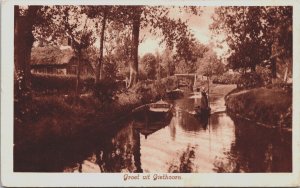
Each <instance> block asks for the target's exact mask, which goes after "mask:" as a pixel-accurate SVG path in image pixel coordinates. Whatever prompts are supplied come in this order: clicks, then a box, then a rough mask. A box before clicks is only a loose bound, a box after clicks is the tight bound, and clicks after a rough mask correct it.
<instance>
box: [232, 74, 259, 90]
mask: <svg viewBox="0 0 300 188" xmlns="http://www.w3.org/2000/svg"><path fill="white" fill-rule="evenodd" d="M263 85H264V80H263V78H262V77H261V76H260V75H259V74H258V73H256V72H247V73H245V74H243V75H242V76H241V77H240V78H239V79H238V83H237V87H238V88H243V89H250V88H255V87H261V86H263Z"/></svg>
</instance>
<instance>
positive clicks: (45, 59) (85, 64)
mask: <svg viewBox="0 0 300 188" xmlns="http://www.w3.org/2000/svg"><path fill="white" fill-rule="evenodd" d="M30 68H31V73H39V74H60V75H72V74H76V73H77V58H76V57H75V54H74V52H73V50H72V49H71V48H70V47H69V48H68V47H63V48H60V47H58V46H46V47H35V48H33V49H32V53H31V62H30ZM81 75H86V76H93V75H94V68H93V66H92V64H91V62H90V61H89V60H88V59H83V60H82V62H81Z"/></svg>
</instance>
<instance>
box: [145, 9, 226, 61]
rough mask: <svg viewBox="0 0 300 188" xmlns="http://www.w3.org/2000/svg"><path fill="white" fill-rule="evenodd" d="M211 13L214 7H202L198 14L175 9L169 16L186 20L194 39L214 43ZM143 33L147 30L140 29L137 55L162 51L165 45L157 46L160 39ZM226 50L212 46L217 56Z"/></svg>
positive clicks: (204, 42)
mask: <svg viewBox="0 0 300 188" xmlns="http://www.w3.org/2000/svg"><path fill="white" fill-rule="evenodd" d="M213 13H214V7H203V13H202V14H201V15H200V16H195V15H192V14H188V13H185V12H184V13H183V12H181V13H180V12H178V10H176V9H174V10H172V11H171V12H170V14H171V17H174V18H181V19H182V20H188V23H187V24H188V26H189V28H190V29H191V32H192V33H193V34H194V35H195V37H196V39H197V40H199V42H201V43H203V44H209V43H214V42H213V41H214V40H212V39H211V36H212V32H211V31H210V30H209V25H210V24H211V23H212V22H213V20H212V15H213ZM145 33H148V32H147V30H143V31H141V35H142V37H143V41H142V43H140V46H139V55H140V56H143V55H144V54H146V53H154V52H156V51H158V52H162V51H163V50H164V48H165V47H164V45H161V46H159V41H160V39H159V38H158V37H155V36H152V35H148V34H145ZM144 35H146V36H144ZM220 37H222V36H220ZM226 50H227V48H224V49H219V48H214V51H216V53H217V54H218V55H219V56H220V55H222V54H223V53H225V51H226Z"/></svg>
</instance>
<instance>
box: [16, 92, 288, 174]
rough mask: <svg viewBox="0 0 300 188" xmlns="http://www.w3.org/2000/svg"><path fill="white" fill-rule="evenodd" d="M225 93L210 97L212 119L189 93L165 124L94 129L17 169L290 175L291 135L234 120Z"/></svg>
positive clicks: (135, 121)
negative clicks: (198, 113)
mask: <svg viewBox="0 0 300 188" xmlns="http://www.w3.org/2000/svg"><path fill="white" fill-rule="evenodd" d="M221 90H222V88H220V89H216V90H215V91H214V90H212V92H211V94H210V102H211V108H212V115H211V116H210V118H209V119H208V120H207V121H206V120H199V119H197V118H195V116H194V115H192V114H191V113H189V112H191V111H192V110H193V108H194V106H195V105H197V104H198V103H199V102H200V98H197V97H196V98H193V97H192V98H191V97H190V95H189V94H188V93H186V94H185V97H184V98H182V99H178V100H175V101H172V103H173V104H174V110H173V112H172V116H171V118H170V119H169V121H167V122H165V123H161V124H154V123H153V124H151V119H150V120H149V117H148V116H147V114H139V116H140V117H133V118H132V119H130V120H126V121H125V122H122V123H121V125H120V126H119V127H120V128H119V129H116V130H112V131H110V134H105V135H103V133H97V132H96V131H95V135H93V136H92V138H91V137H90V138H82V140H80V141H78V143H80V144H79V145H71V144H69V145H68V144H67V143H62V144H57V145H55V144H54V145H53V146H49V148H52V149H50V151H49V149H48V150H47V151H45V152H43V154H41V153H39V152H38V151H37V152H33V151H32V152H29V153H23V154H24V159H23V161H22V160H21V159H19V162H18V163H15V165H16V166H19V167H20V168H19V169H21V171H24V170H25V171H64V172H291V171H292V144H291V140H292V139H291V137H292V136H291V133H290V132H283V131H280V130H278V129H272V128H266V127H261V126H258V125H255V124H254V123H251V122H249V121H245V120H239V119H232V118H231V117H229V116H228V115H227V114H226V112H225V106H224V94H222V93H221ZM141 116H145V118H144V120H143V117H141ZM141 119H142V120H141ZM146 122H148V123H146ZM149 122H150V123H149Z"/></svg>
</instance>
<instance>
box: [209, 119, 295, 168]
mask: <svg viewBox="0 0 300 188" xmlns="http://www.w3.org/2000/svg"><path fill="white" fill-rule="evenodd" d="M234 122H235V125H236V127H235V137H236V140H235V143H233V144H232V145H231V151H230V152H228V153H225V156H226V157H225V158H218V159H216V160H215V163H214V166H215V169H214V170H215V171H217V172H235V171H246V172H290V171H291V170H292V146H291V135H289V134H288V133H286V134H282V135H281V134H280V133H279V131H278V130H276V129H270V128H265V127H260V126H257V125H254V124H253V123H251V122H247V121H243V120H239V119H234ZM229 166H233V168H229ZM234 167H235V168H234Z"/></svg>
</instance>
